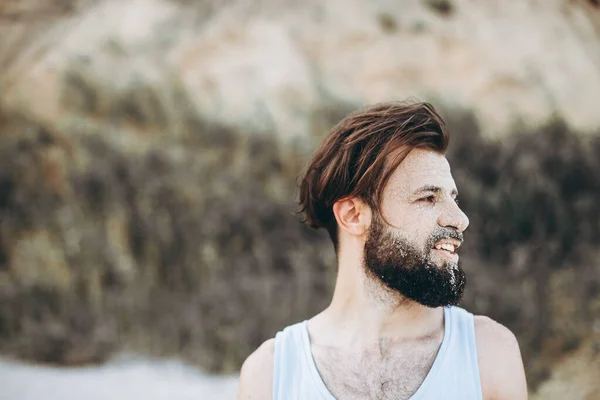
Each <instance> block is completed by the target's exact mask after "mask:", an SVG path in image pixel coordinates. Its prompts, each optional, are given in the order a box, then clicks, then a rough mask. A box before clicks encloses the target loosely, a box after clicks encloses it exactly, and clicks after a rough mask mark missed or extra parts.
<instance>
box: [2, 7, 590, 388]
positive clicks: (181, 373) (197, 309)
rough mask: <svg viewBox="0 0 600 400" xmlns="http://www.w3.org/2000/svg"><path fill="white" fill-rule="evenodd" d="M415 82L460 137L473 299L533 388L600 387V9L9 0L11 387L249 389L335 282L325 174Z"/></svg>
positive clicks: (5, 269) (5, 264) (6, 239)
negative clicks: (324, 167) (270, 355)
mask: <svg viewBox="0 0 600 400" xmlns="http://www.w3.org/2000/svg"><path fill="white" fill-rule="evenodd" d="M408 98H415V99H419V100H424V101H430V102H432V103H433V104H434V106H435V107H436V108H438V109H439V110H440V111H441V113H442V114H443V116H444V117H445V118H446V120H447V121H448V124H449V126H450V129H451V136H452V137H451V144H450V151H449V154H448V157H449V159H450V162H451V165H452V167H453V173H454V176H455V179H456V180H457V184H458V188H459V190H460V192H461V205H462V207H463V208H464V210H465V211H466V213H467V214H468V216H469V217H470V219H471V225H470V228H469V230H468V231H467V232H466V235H465V239H466V240H465V245H464V246H463V251H462V259H463V262H464V267H465V269H466V271H467V273H468V277H469V287H468V289H467V294H466V298H465V300H464V302H463V304H462V305H463V306H464V307H466V308H467V309H469V310H470V311H472V312H474V313H482V314H486V315H489V316H491V317H492V318H494V319H496V320H498V321H499V322H501V323H503V324H505V325H506V326H508V327H509V328H510V329H512V330H513V332H514V333H515V334H516V335H517V338H518V339H519V342H520V345H521V349H522V352H523V357H524V361H525V365H526V369H527V377H528V383H529V386H530V393H531V396H532V398H533V399H566V398H568V399H600V383H599V382H600V379H598V378H599V377H600V159H599V157H598V155H599V154H600V3H599V2H598V1H597V0H537V1H536V0H511V1H502V2H499V1H483V0H480V1H476V0H402V1H398V0H396V1H392V0H344V1H341V0H329V1H316V0H304V1H299V0H221V1H217V0H197V1H191V0H128V1H121V2H119V1H116V0H115V1H102V0H45V1H41V0H3V1H1V2H0V399H3V400H4V399H10V400H17V399H19V400H20V399H22V400H33V399H42V398H43V399H81V398H87V399H109V398H110V399H117V400H120V399H130V398H138V397H139V398H142V396H144V397H143V398H145V399H167V398H168V399H225V400H232V399H234V398H235V392H236V388H237V375H238V373H239V368H240V366H241V363H242V362H243V360H244V359H245V358H246V357H247V356H248V355H249V354H250V353H251V352H252V351H253V350H254V349H255V348H256V347H257V346H258V345H260V344H261V343H262V342H263V341H264V340H266V339H268V338H270V337H273V335H274V334H275V333H276V332H277V331H278V330H280V329H282V328H283V327H284V326H286V325H288V324H291V323H294V322H297V321H300V320H302V319H305V318H309V317H310V316H312V315H314V314H315V313H317V312H319V311H320V310H322V309H323V308H324V307H325V306H327V304H328V302H329V300H330V296H331V294H332V287H333V282H334V278H335V256H334V253H333V248H332V246H331V245H330V242H329V239H328V238H327V236H326V234H325V232H319V231H313V230H310V229H309V228H306V227H304V226H303V225H302V224H300V223H299V218H298V216H297V215H295V212H296V211H297V207H296V204H295V200H296V195H297V190H296V181H297V177H298V175H299V174H300V172H301V170H302V168H303V166H304V165H305V164H306V162H307V161H308V160H309V159H310V156H311V154H312V152H313V151H314V150H315V148H316V146H318V144H319V143H320V141H321V139H322V138H323V137H324V136H325V135H326V134H327V132H328V130H329V129H330V128H331V127H332V126H333V125H334V124H335V123H337V122H338V121H339V120H340V119H341V118H343V117H344V116H345V115H347V114H348V113H349V112H351V111H352V110H355V109H357V108H360V107H362V106H365V105H370V104H373V103H375V102H380V101H386V100H405V99H408Z"/></svg>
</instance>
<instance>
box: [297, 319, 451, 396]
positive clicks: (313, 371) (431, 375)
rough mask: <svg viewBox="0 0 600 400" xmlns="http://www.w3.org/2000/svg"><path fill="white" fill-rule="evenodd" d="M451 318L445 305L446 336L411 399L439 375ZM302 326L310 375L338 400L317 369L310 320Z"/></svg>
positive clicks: (448, 339) (421, 392)
mask: <svg viewBox="0 0 600 400" xmlns="http://www.w3.org/2000/svg"><path fill="white" fill-rule="evenodd" d="M451 320H452V313H451V307H444V337H443V338H442V343H441V344H440V348H439V349H438V352H437V354H436V356H435V359H434V361H433V364H432V365H431V368H430V369H429V372H428V373H427V375H426V376H425V379H423V382H421V385H420V386H419V388H418V389H417V391H416V392H415V393H414V394H413V395H412V396H411V397H410V400H418V399H419V398H421V397H423V395H424V394H425V393H426V391H427V389H428V388H429V387H430V386H431V384H432V382H433V381H434V380H435V376H436V375H437V372H438V371H439V370H440V368H441V366H442V364H443V362H444V357H445V356H446V353H447V352H448V346H449V343H450V335H451V331H452V329H451V328H452V321H451ZM301 328H302V329H301V335H302V347H303V353H304V355H305V358H306V362H307V364H308V369H309V371H310V375H311V376H312V378H313V381H314V383H315V384H316V385H317V388H318V389H319V391H320V392H321V394H322V395H323V396H325V398H326V399H327V400H337V399H336V398H335V397H333V395H332V394H331V392H329V389H327V386H326V385H325V382H323V378H321V374H319V370H318V369H317V364H316V363H315V359H314V358H313V356H312V351H311V349H310V338H309V335H308V320H304V321H302V323H301Z"/></svg>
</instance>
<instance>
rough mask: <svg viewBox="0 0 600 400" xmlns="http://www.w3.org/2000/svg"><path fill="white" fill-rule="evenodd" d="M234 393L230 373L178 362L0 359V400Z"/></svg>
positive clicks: (220, 398) (199, 399) (223, 397)
mask: <svg viewBox="0 0 600 400" xmlns="http://www.w3.org/2000/svg"><path fill="white" fill-rule="evenodd" d="M236 392H237V377H236V376H230V377H215V376H208V375H206V374H204V373H202V372H201V371H200V370H198V369H195V368H193V367H190V366H187V365H185V364H183V363H182V362H179V361H170V360H167V361H165V360H150V359H146V358H139V357H131V356H122V357H120V358H119V359H118V360H115V361H112V362H110V363H107V364H105V365H103V366H95V367H84V368H57V367H47V366H39V365H32V364H25V363H21V362H17V361H13V360H8V359H0V400H38V399H40V400H54V399H56V400H83V399H86V400H109V399H110V400H133V399H143V400H163V399H164V400H167V399H169V400H187V399H190V400H192V399H193V400H213V399H215V400H234V399H235V397H236Z"/></svg>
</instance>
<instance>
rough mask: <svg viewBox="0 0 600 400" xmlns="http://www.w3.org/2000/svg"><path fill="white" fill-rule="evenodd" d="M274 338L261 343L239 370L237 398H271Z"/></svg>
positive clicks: (249, 399)
mask: <svg viewBox="0 0 600 400" xmlns="http://www.w3.org/2000/svg"><path fill="white" fill-rule="evenodd" d="M274 355H275V339H269V340H267V341H265V342H264V343H263V344H261V345H260V346H259V347H258V348H257V349H256V350H255V351H254V352H253V353H252V354H250V355H249V356H248V358H247V359H246V361H244V364H243V365H242V369H241V371H240V383H239V389H238V399H239V400H242V399H243V400H251V399H271V397H272V387H273V362H274Z"/></svg>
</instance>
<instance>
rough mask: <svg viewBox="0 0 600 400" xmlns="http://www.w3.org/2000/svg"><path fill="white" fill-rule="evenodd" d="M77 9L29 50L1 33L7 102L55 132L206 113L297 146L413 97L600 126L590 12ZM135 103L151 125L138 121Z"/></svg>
mask: <svg viewBox="0 0 600 400" xmlns="http://www.w3.org/2000/svg"><path fill="white" fill-rule="evenodd" d="M9 4H10V3H9ZM24 4H28V3H24ZM73 4H76V5H77V7H76V6H73V7H72V10H74V11H71V14H68V15H67V16H65V17H64V18H63V20H62V21H61V20H59V21H58V22H56V23H55V24H53V25H52V26H49V27H48V26H46V27H43V29H42V28H39V29H41V30H42V31H43V35H38V36H34V37H32V38H30V39H29V40H27V36H26V33H27V29H26V28H25V27H24V26H23V24H26V22H18V21H17V22H13V25H12V26H13V31H10V28H7V27H6V26H5V27H2V29H3V30H4V33H5V34H3V35H2V37H3V38H2V39H0V43H1V42H4V44H5V45H6V46H8V45H9V44H12V46H9V47H10V49H11V50H12V52H7V53H5V55H4V59H3V60H2V65H4V66H5V68H3V71H4V72H3V73H2V76H1V77H0V82H1V86H0V87H1V88H2V93H3V96H2V101H3V103H4V104H6V105H8V106H9V107H10V108H15V109H19V110H23V111H27V112H28V113H30V114H31V115H33V116H35V118H36V119H40V120H44V121H46V123H48V124H57V123H61V124H69V123H78V122H81V120H80V119H81V118H83V119H84V120H85V121H86V122H93V123H99V122H102V121H105V120H110V121H112V122H114V121H120V122H123V123H127V124H128V125H135V123H136V122H139V120H143V121H144V123H146V124H148V125H151V126H153V127H154V128H155V129H157V130H161V129H162V128H164V126H165V125H169V126H171V125H177V123H178V121H180V119H181V116H182V115H181V113H182V109H185V108H187V107H190V106H192V107H194V109H196V110H198V112H200V113H201V114H202V115H203V116H204V117H207V118H210V119H213V120H215V121H218V122H224V123H226V124H233V125H235V126H238V127H244V128H249V127H250V128H252V129H253V130H258V131H260V130H263V131H274V132H279V133H281V135H282V136H284V137H285V138H286V139H290V138H295V137H306V136H307V135H310V134H311V133H312V132H313V129H312V128H313V127H314V124H313V121H312V118H311V116H312V113H313V112H314V110H315V109H318V108H319V107H320V106H322V105H323V104H324V103H330V102H331V101H334V102H337V103H340V104H350V105H359V104H364V103H372V102H377V101H383V100H390V99H395V100H398V99H404V98H407V97H410V96H417V97H419V98H422V99H429V100H433V101H438V102H443V103H447V104H452V105H454V106H459V107H464V108H467V109H472V110H474V111H475V113H476V115H477V116H478V117H479V118H480V120H481V122H482V126H483V129H484V132H486V133H488V134H505V133H506V132H507V130H508V128H509V127H510V124H512V123H513V122H514V121H515V120H518V121H522V122H524V123H526V124H534V125H537V124H539V123H541V122H544V121H545V120H546V119H547V118H548V117H549V116H551V115H559V116H561V117H562V118H563V119H565V120H566V121H567V122H568V124H569V125H570V126H572V127H573V128H575V129H577V130H584V131H586V130H589V129H592V128H595V127H596V126H598V124H599V123H600V116H599V115H600V114H599V113H598V112H597V109H598V106H597V104H598V102H599V101H600V99H599V97H600V95H599V93H600V47H599V46H598V40H600V17H599V14H600V9H599V8H598V6H596V5H595V3H594V2H591V1H564V0H549V1H544V2H541V1H533V0H530V1H521V2H513V3H510V4H503V5H499V4H495V3H481V2H475V1H469V0H410V1H404V2H402V6H401V7H400V6H398V3H397V2H394V1H363V0H350V1H329V2H326V3H323V2H317V1H307V2H301V3H295V2H290V1H289V0H288V1H282V0H272V1H270V2H267V3H265V2H259V1H248V2H247V1H231V2H228V3H225V4H220V5H219V6H218V8H217V6H215V4H214V3H211V2H210V1H206V2H202V4H201V5H192V3H189V2H183V3H182V2H175V1H167V0H152V1H150V2H148V1H141V0H137V1H131V2H127V3H126V4H122V3H120V2H116V1H96V2H81V1H80V2H79V3H76V2H73ZM211 5H212V6H211ZM31 7H32V8H34V6H31ZM22 8H23V7H22ZM58 10H59V11H60V8H59V9H58ZM26 11H27V9H25V11H24V12H25V15H26ZM30 11H31V10H30ZM17 24H19V25H17ZM31 24H33V23H31ZM17 28H19V29H20V30H19V29H17ZM7 29H8V30H7ZM31 29H34V28H31ZM30 36H31V35H30ZM23 38H25V39H23ZM19 39H21V40H20V41H19ZM18 44H22V46H21V47H19V50H18V51H17V50H15V46H17V45H18ZM7 57H10V59H7ZM130 103H135V104H139V105H140V110H139V112H140V113H142V114H143V115H135V114H132V113H131V112H130V113H129V114H128V112H127V109H128V104H129V105H130ZM129 108H130V107H129ZM132 129H133V127H132Z"/></svg>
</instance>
